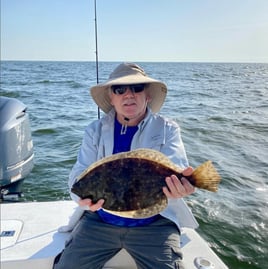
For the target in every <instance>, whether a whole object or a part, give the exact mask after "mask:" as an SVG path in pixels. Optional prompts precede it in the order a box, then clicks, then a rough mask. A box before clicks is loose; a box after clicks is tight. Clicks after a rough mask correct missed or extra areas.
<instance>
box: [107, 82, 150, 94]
mask: <svg viewBox="0 0 268 269" xmlns="http://www.w3.org/2000/svg"><path fill="white" fill-rule="evenodd" d="M144 86H145V85H144V84H133V85H113V86H112V87H111V88H112V91H113V93H114V94H117V95H121V94H124V93H125V92H126V91H127V89H130V90H131V92H132V93H139V92H142V91H143V90H144Z"/></svg>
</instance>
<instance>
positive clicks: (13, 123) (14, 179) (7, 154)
mask: <svg viewBox="0 0 268 269" xmlns="http://www.w3.org/2000/svg"><path fill="white" fill-rule="evenodd" d="M26 109H27V107H26V106H25V105H24V104H23V103H22V102H20V101H18V100H17V99H14V98H8V97H0V191H1V197H0V199H1V200H12V201H14V200H15V201H16V200H18V199H19V197H21V188H22V183H23V180H24V178H25V177H26V176H27V175H28V174H29V173H30V172H31V170H32V168H33V155H34V154H33V142H32V136H31V130H30V122H29V116H28V114H27V113H26Z"/></svg>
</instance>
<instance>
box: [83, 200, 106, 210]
mask: <svg viewBox="0 0 268 269" xmlns="http://www.w3.org/2000/svg"><path fill="white" fill-rule="evenodd" d="M78 204H79V205H80V206H87V207H88V210H90V211H92V212H95V211H97V210H99V209H100V208H101V207H102V206H103V204H104V199H100V200H99V201H98V202H97V203H96V204H93V203H92V201H91V199H88V198H87V199H83V200H80V201H79V202H78Z"/></svg>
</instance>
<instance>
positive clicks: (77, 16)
mask: <svg viewBox="0 0 268 269" xmlns="http://www.w3.org/2000/svg"><path fill="white" fill-rule="evenodd" d="M0 1H1V60H49V61H94V60H95V56H96V47H95V45H96V43H95V41H96V39H95V15H94V0H0ZM96 2H97V43H98V50H97V51H98V59H99V61H138V62H143V61H149V62H266V63H268V0H97V1H96Z"/></svg>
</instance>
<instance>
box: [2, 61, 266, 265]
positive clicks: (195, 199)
mask: <svg viewBox="0 0 268 269" xmlns="http://www.w3.org/2000/svg"><path fill="white" fill-rule="evenodd" d="M117 64H118V63H112V62H106V63H105V62H101V63H99V78H100V79H99V80H100V82H102V81H104V80H105V79H106V78H107V77H108V75H109V74H110V72H111V71H112V70H113V69H114V68H115V66H116V65H117ZM140 65H141V66H142V67H143V68H144V69H145V70H146V71H147V73H148V74H149V75H151V76H153V77H155V78H157V79H160V80H162V81H164V82H166V84H167V85H168V95H167V99H166V102H165V104H164V106H163V107H162V110H161V112H160V113H161V114H163V115H165V116H168V117H170V118H173V119H174V120H176V121H177V122H178V123H179V124H180V126H181V130H182V137H183V140H184V144H185V147H186V150H187V152H188V158H189V162H190V164H191V165H192V166H194V167H195V166H197V165H199V164H201V163H202V162H204V161H205V160H207V159H210V160H212V161H213V163H214V164H215V166H216V168H217V169H218V171H219V173H220V174H221V176H222V182H221V184H220V187H219V191H218V192H217V193H210V192H207V191H202V190H197V191H196V193H195V194H193V195H191V196H189V197H188V198H187V202H188V204H189V205H190V207H191V209H192V211H193V213H194V215H195V217H196V218H197V220H198V222H199V224H200V227H199V228H198V232H199V233H200V234H201V235H202V236H203V238H205V239H206V240H207V242H208V243H209V244H210V246H211V247H212V248H213V250H214V251H215V252H216V253H217V254H218V255H219V256H220V258H221V259H222V260H223V261H224V262H225V263H226V265H228V266H229V268H231V269H247V268H251V269H257V268H258V269H264V268H268V262H267V255H268V64H246V63H243V64H240V63H148V62H146V63H140ZM95 84H96V70H95V63H94V62H15V61H11V62H9V61H7V62H5V61H4V62H1V88H0V95H1V96H7V97H15V98H17V99H19V100H20V101H22V102H23V103H25V104H26V105H27V107H28V110H27V111H28V113H29V116H30V120H31V129H32V137H33V143H34V152H35V166H34V169H33V171H32V172H31V174H30V175H29V176H28V177H27V178H26V179H25V182H24V185H23V191H24V198H23V199H22V200H23V201H50V200H62V199H66V200H67V199H69V194H68V188H67V179H68V174H69V172H70V170H71V168H72V166H73V164H74V162H75V160H76V155H77V151H78V148H79V146H80V143H81V140H82V136H83V132H84V129H85V127H86V126H87V125H88V123H89V122H91V121H92V120H94V119H96V118H97V106H96V105H95V104H94V102H93V101H92V99H91V98H90V96H89V87H90V86H92V85H95Z"/></svg>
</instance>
